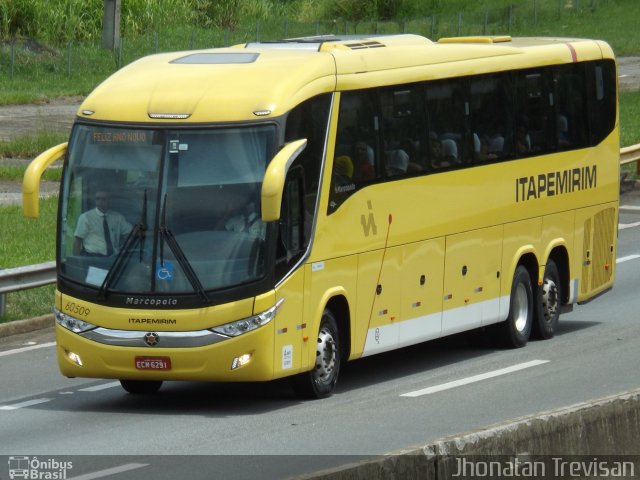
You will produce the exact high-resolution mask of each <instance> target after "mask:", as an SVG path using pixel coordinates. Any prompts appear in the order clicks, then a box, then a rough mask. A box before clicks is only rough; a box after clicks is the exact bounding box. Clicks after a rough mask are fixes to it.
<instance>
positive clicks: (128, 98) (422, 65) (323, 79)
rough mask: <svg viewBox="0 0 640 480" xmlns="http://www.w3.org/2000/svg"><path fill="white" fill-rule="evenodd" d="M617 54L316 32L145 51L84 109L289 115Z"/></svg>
mask: <svg viewBox="0 0 640 480" xmlns="http://www.w3.org/2000/svg"><path fill="white" fill-rule="evenodd" d="M602 57H607V58H613V52H612V51H611V49H610V47H609V46H608V45H607V44H606V43H604V42H600V41H593V40H580V39H557V38H511V37H508V36H499V37H491V36H483V37H458V38H445V39H440V40H439V41H438V42H432V41H431V40H429V39H427V38H425V37H421V36H418V35H411V34H402V35H387V36H357V37H356V36H345V37H336V36H316V37H305V38H298V39H290V40H285V41H279V42H265V43H248V44H243V45H238V46H235V47H229V48H216V49H208V50H197V51H189V52H171V53H162V54H157V55H151V56H148V57H144V58H141V59H139V60H137V61H135V62H133V63H131V64H130V65H128V66H126V67H124V68H122V69H121V70H119V71H118V72H116V73H114V74H113V75H112V76H110V77H109V78H108V79H106V80H105V81H104V82H103V83H102V84H100V85H99V86H98V87H97V88H96V89H95V90H94V91H93V92H92V93H91V94H90V95H89V96H88V97H87V99H86V100H85V101H84V102H83V104H82V105H81V107H80V109H79V111H78V116H79V117H81V118H91V119H99V120H106V121H118V122H135V123H138V122H149V121H154V123H157V122H162V121H166V122H169V123H172V124H173V123H176V122H180V123H183V122H186V123H210V122H239V121H251V120H255V119H257V118H259V117H269V116H278V115H281V114H283V113H285V112H287V111H288V110H290V109H291V108H293V107H294V106H295V105H297V104H299V103H300V102H302V101H303V100H305V99H307V98H310V97H313V96H315V95H318V94H321V93H326V92H331V91H334V90H349V89H355V88H370V87H375V86H384V85H393V84H398V83H410V82H415V81H422V80H430V79H438V78H447V77H456V76H464V75H471V74H478V73H486V72H493V71H504V70H511V69H517V68H527V67H533V66H540V65H551V64H557V63H571V62H576V61H583V60H593V59H597V58H602Z"/></svg>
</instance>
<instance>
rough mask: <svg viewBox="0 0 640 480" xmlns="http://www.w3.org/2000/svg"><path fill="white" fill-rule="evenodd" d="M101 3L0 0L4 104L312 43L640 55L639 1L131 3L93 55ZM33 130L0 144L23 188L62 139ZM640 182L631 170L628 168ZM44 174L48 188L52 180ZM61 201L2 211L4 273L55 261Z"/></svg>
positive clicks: (623, 109) (637, 123)
mask: <svg viewBox="0 0 640 480" xmlns="http://www.w3.org/2000/svg"><path fill="white" fill-rule="evenodd" d="M102 9H103V0H84V1H82V2H78V1H77V0H0V105H3V104H5V105H6V104H22V103H40V102H47V101H49V100H51V99H54V98H59V97H65V96H85V95H87V94H88V93H89V92H90V91H91V90H92V89H93V88H95V86H96V85H98V84H99V83H100V82H101V81H102V80H104V79H105V78H106V77H107V76H108V75H110V74H111V73H113V72H115V71H116V70H117V69H118V68H119V67H120V66H122V65H125V64H127V63H130V62H132V61H134V60H136V59H137V58H140V57H142V56H144V55H149V54H153V53H156V52H161V51H169V50H184V49H194V48H211V47H214V46H215V47H220V46H226V45H233V44H238V43H243V42H247V41H254V40H269V39H277V38H283V37H294V36H303V35H316V34H328V33H336V34H343V33H348V34H354V33H399V32H407V33H417V34H420V35H424V36H427V37H429V38H431V39H434V40H436V39H437V38H440V37H444V36H456V35H481V34H511V35H513V36H520V35H540V36H558V37H588V38H600V39H603V40H606V41H607V42H609V44H610V45H611V46H612V47H613V49H614V50H615V51H616V53H617V55H619V56H631V55H633V56H640V29H638V28H637V19H638V18H640V1H638V0H476V1H474V2H469V1H468V0H374V1H371V2H363V1H361V0H226V1H220V0H163V1H162V2H158V1H154V0H127V1H123V2H122V12H121V31H122V46H121V48H120V49H117V50H114V51H111V50H105V49H103V48H101V47H100V43H101V35H102V32H101V26H102ZM620 124H621V145H632V144H636V143H640V90H637V91H624V92H621V93H620ZM67 135H68V132H51V131H39V132H33V133H31V134H29V135H25V136H21V137H18V138H14V139H12V140H10V141H0V181H20V179H21V177H22V174H23V172H24V168H25V167H24V166H22V165H21V164H20V163H17V164H16V163H9V162H2V161H1V159H2V158H33V157H34V156H36V155H37V154H38V153H40V152H42V151H44V150H46V149H47V148H49V147H51V146H53V145H56V144H58V143H61V142H64V141H66V137H67ZM625 168H627V169H629V171H630V172H633V173H635V165H629V166H627V167H625ZM59 177H60V169H59V168H54V169H49V170H48V171H47V172H46V173H45V177H44V178H45V179H46V180H54V181H56V180H59ZM56 202H57V200H56V199H55V198H50V199H46V200H44V201H42V202H41V217H40V219H38V220H31V219H25V218H24V217H23V216H22V212H21V209H20V208H19V207H0V268H7V267H16V266H21V265H28V264H33V263H40V262H44V261H48V260H51V259H53V258H54V256H55V254H54V235H53V233H52V232H53V231H54V230H55V224H56V218H55V216H56V208H57V203H56ZM52 295H53V286H49V287H43V288H39V289H32V290H27V291H24V292H18V293H12V294H10V295H8V301H7V315H5V316H4V317H3V318H0V322H2V321H8V320H15V319H19V318H26V317H29V316H34V315H40V314H43V313H48V312H50V311H51V304H52Z"/></svg>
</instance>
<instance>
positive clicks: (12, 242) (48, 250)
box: [0, 197, 58, 322]
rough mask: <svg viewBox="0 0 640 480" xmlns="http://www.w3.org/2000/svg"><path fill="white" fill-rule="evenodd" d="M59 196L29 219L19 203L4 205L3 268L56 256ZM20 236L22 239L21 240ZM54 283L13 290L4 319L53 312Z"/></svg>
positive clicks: (0, 230) (0, 211)
mask: <svg viewBox="0 0 640 480" xmlns="http://www.w3.org/2000/svg"><path fill="white" fill-rule="evenodd" d="M57 202H58V200H57V198H56V197H52V198H48V199H45V200H42V201H41V204H40V212H41V214H40V218H38V219H36V220H34V219H27V218H25V217H24V216H23V214H22V209H21V208H20V207H19V206H10V207H0V258H2V267H3V268H12V267H20V266H23V265H31V264H34V263H42V262H47V261H50V260H52V259H53V258H55V229H56V212H57V207H58V204H57ZM18 239H19V241H18ZM53 291H54V286H53V285H47V286H45V287H40V288H35V289H29V290H24V291H21V292H15V293H10V294H8V295H7V302H6V313H5V315H4V316H2V317H1V318H0V322H7V321H11V320H19V319H22V318H30V317H33V316H38V315H43V314H46V313H50V312H51V308H52V305H53Z"/></svg>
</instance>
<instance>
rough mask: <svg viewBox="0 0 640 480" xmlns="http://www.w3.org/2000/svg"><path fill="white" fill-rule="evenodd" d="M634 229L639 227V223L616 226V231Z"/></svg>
mask: <svg viewBox="0 0 640 480" xmlns="http://www.w3.org/2000/svg"><path fill="white" fill-rule="evenodd" d="M635 227H640V222H634V223H619V224H618V230H624V229H625V228H635Z"/></svg>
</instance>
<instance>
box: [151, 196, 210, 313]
mask: <svg viewBox="0 0 640 480" xmlns="http://www.w3.org/2000/svg"><path fill="white" fill-rule="evenodd" d="M166 215H167V194H166V193H165V195H164V199H163V202H162V214H161V215H160V226H159V228H158V232H159V234H160V266H161V267H164V248H163V245H164V242H163V240H164V241H166V242H167V245H168V246H169V249H170V250H171V252H172V253H173V256H174V257H175V259H176V260H177V262H178V264H179V265H180V268H182V271H183V272H184V275H185V277H187V280H189V283H190V284H191V287H192V288H193V290H194V291H195V292H197V293H198V296H199V297H200V298H201V299H202V301H203V302H209V297H208V296H207V293H206V292H205V291H204V287H203V286H202V283H201V282H200V279H199V278H198V275H197V274H196V272H195V271H194V270H193V267H192V266H191V263H190V262H189V260H188V259H187V256H186V255H185V254H184V251H183V250H182V248H181V247H180V245H179V244H178V241H177V240H176V238H175V237H174V236H173V233H172V232H171V230H169V229H168V228H167V223H166V220H167V219H166Z"/></svg>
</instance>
